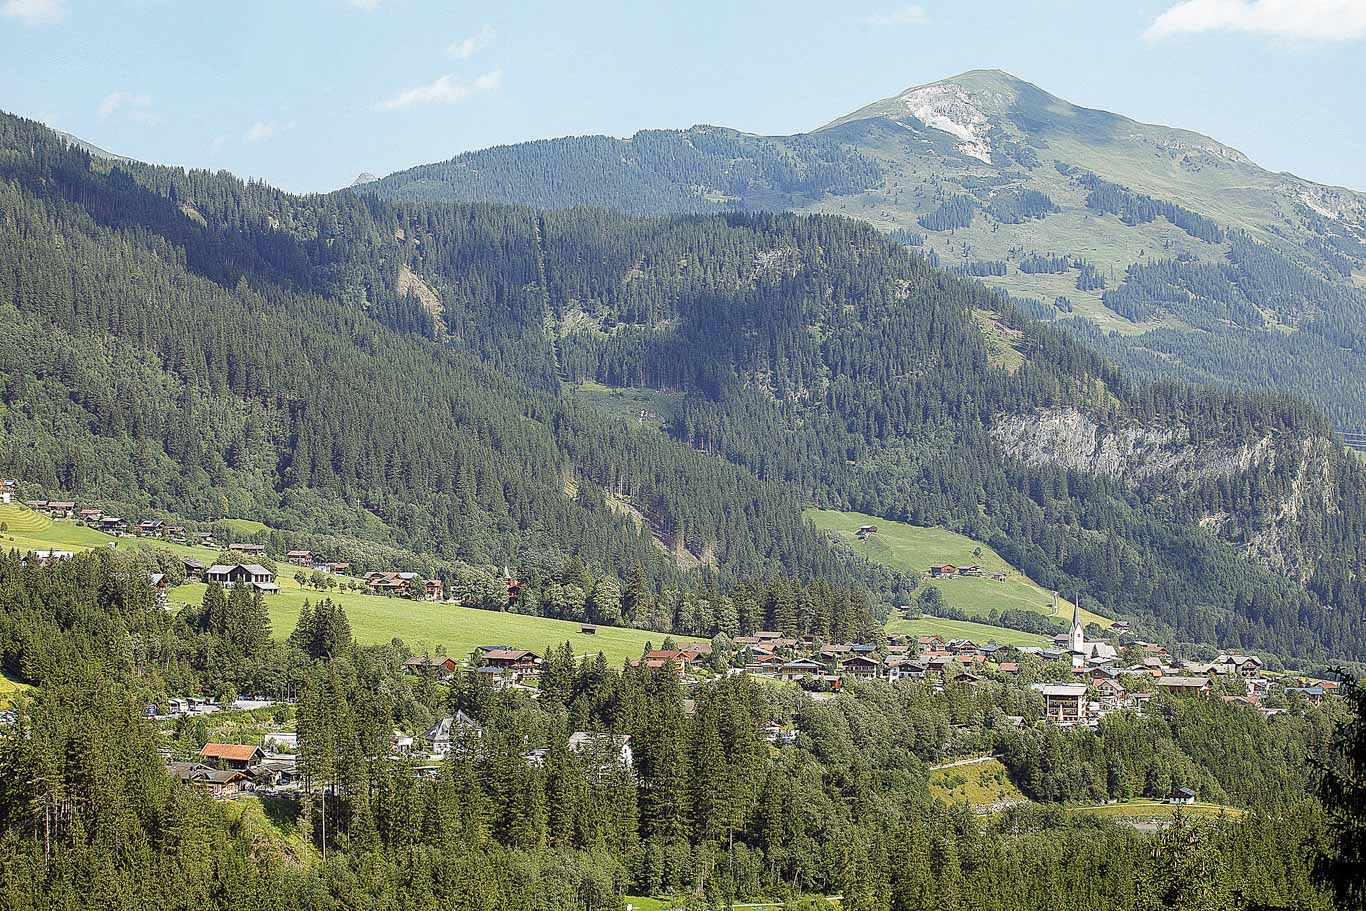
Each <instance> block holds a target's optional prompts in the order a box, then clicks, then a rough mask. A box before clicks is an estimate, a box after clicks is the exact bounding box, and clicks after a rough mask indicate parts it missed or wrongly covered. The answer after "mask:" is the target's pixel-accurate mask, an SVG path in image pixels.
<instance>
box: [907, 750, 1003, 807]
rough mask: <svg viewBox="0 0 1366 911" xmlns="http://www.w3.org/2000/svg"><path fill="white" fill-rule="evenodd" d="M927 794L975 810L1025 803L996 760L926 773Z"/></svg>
mask: <svg viewBox="0 0 1366 911" xmlns="http://www.w3.org/2000/svg"><path fill="white" fill-rule="evenodd" d="M930 793H931V794H933V795H934V796H935V797H938V798H939V799H940V800H943V801H944V802H945V803H965V804H969V805H971V806H975V807H984V806H990V805H992V804H999V803H1006V802H1010V803H1014V802H1017V801H1023V800H1025V796H1024V794H1023V793H1021V791H1020V789H1019V788H1017V787H1015V784H1014V783H1013V782H1012V781H1011V780H1010V775H1009V774H1008V773H1007V772H1006V767H1005V766H1003V765H1001V763H1000V761H999V760H996V759H987V760H983V761H982V762H975V763H972V764H971V765H960V766H952V767H950V768H947V769H935V770H933V771H932V772H930Z"/></svg>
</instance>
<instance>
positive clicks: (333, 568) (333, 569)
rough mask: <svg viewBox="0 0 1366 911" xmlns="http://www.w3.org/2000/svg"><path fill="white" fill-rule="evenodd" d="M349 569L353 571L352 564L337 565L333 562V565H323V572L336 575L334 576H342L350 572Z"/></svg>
mask: <svg viewBox="0 0 1366 911" xmlns="http://www.w3.org/2000/svg"><path fill="white" fill-rule="evenodd" d="M349 569H351V564H350V563H336V562H333V563H324V564H323V565H322V571H323V572H325V573H331V574H332V575H334V576H340V575H341V574H342V573H344V572H346V571H348V570H349Z"/></svg>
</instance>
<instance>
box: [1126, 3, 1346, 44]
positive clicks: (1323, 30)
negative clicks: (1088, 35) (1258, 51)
mask: <svg viewBox="0 0 1366 911" xmlns="http://www.w3.org/2000/svg"><path fill="white" fill-rule="evenodd" d="M1217 31H1226V32H1252V33H1255V34H1261V35H1273V36H1275V37H1278V38H1288V39H1291V40H1296V41H1352V40H1354V39H1358V38H1363V37H1366V0H1182V2H1181V3H1178V4H1176V5H1175V6H1173V7H1171V8H1170V9H1169V10H1167V11H1166V12H1165V13H1163V14H1162V15H1160V16H1158V17H1157V19H1155V20H1154V21H1153V24H1152V25H1150V26H1149V27H1148V30H1147V31H1146V32H1144V33H1143V35H1144V37H1145V38H1149V39H1156V38H1167V37H1170V36H1172V35H1189V34H1199V33H1201V32H1217Z"/></svg>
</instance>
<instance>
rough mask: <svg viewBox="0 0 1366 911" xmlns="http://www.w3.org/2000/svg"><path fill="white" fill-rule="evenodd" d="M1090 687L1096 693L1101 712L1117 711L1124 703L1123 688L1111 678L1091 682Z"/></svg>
mask: <svg viewBox="0 0 1366 911" xmlns="http://www.w3.org/2000/svg"><path fill="white" fill-rule="evenodd" d="M1091 687H1092V689H1094V690H1095V691H1096V695H1097V697H1098V698H1099V701H1100V707H1101V710H1102V711H1106V710H1112V709H1117V708H1119V707H1120V706H1121V705H1122V704H1123V702H1124V687H1123V686H1122V685H1121V684H1120V682H1119V681H1118V680H1115V679H1114V678H1112V677H1101V678H1100V679H1098V680H1093V681H1092V683H1091Z"/></svg>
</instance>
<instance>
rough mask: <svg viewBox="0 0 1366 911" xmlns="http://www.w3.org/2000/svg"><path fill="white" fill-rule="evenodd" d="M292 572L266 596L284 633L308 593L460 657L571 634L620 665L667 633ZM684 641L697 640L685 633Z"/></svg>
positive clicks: (375, 636) (370, 630) (358, 625)
mask: <svg viewBox="0 0 1366 911" xmlns="http://www.w3.org/2000/svg"><path fill="white" fill-rule="evenodd" d="M292 575H293V573H292V571H290V572H286V571H284V565H283V564H281V572H280V574H279V576H278V578H277V579H276V581H277V582H278V583H279V585H280V592H279V593H278V594H275V595H270V596H268V597H267V598H266V606H267V607H268V608H269V609H270V622H271V626H272V627H273V629H274V632H275V637H276V638H277V639H283V638H285V637H286V636H288V635H289V634H290V632H291V631H292V630H293V629H294V626H295V624H297V623H298V620H299V610H300V609H301V608H302V607H303V603H304V601H305V600H313V601H318V600H319V599H321V598H331V599H332V600H333V601H335V602H337V603H338V604H341V605H342V607H344V608H345V609H346V615H347V617H349V618H350V620H351V629H352V631H353V632H354V633H355V636H356V641H358V642H361V643H377V642H388V641H390V640H391V639H393V638H395V637H398V638H400V639H402V640H403V641H404V642H405V643H406V644H407V645H408V647H409V648H411V649H413V650H414V651H418V650H423V649H427V650H433V651H434V650H435V649H436V647H437V646H445V648H446V654H448V655H450V656H451V657H453V658H456V659H457V660H459V659H463V658H465V657H467V656H468V655H469V654H470V652H472V651H473V650H474V649H475V648H476V647H478V646H480V645H510V646H513V647H515V648H525V649H530V650H531V651H534V652H538V653H540V652H541V651H542V650H543V649H545V647H546V646H557V645H560V644H562V643H564V642H565V641H568V642H571V643H573V646H574V651H575V652H577V653H579V654H596V653H598V652H602V653H603V654H604V655H606V656H607V658H608V660H609V661H611V662H612V663H613V664H619V663H620V662H621V660H622V659H623V658H639V657H640V655H641V652H642V651H643V650H644V647H645V643H647V642H651V643H653V644H654V645H655V646H656V647H658V646H659V645H660V644H661V643H662V642H663V641H664V635H663V634H662V633H652V632H648V631H646V630H638V629H627V628H625V627H612V626H599V627H598V631H597V634H596V635H585V634H584V633H581V632H579V627H580V624H578V623H574V622H571V621H568V620H549V619H546V618H543V617H526V616H522V615H520V614H503V613H497V612H494V611H485V610H475V609H474V608H468V607H457V606H455V605H453V604H436V603H433V602H429V601H407V600H405V599H402V598H385V597H380V596H376V595H363V594H360V593H358V592H330V593H322V592H317V591H314V590H312V589H304V588H300V587H299V584H298V583H297V582H295V581H294V579H293V578H292ZM205 588H206V586H205V585H204V584H203V583H201V582H191V583H188V584H186V585H181V586H179V587H178V588H174V589H172V590H171V593H170V598H171V600H172V601H178V602H185V603H191V604H198V603H199V602H200V601H201V600H203V598H204V590H205ZM678 641H679V642H685V641H687V642H692V641H696V640H692V639H684V638H679V639H678Z"/></svg>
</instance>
